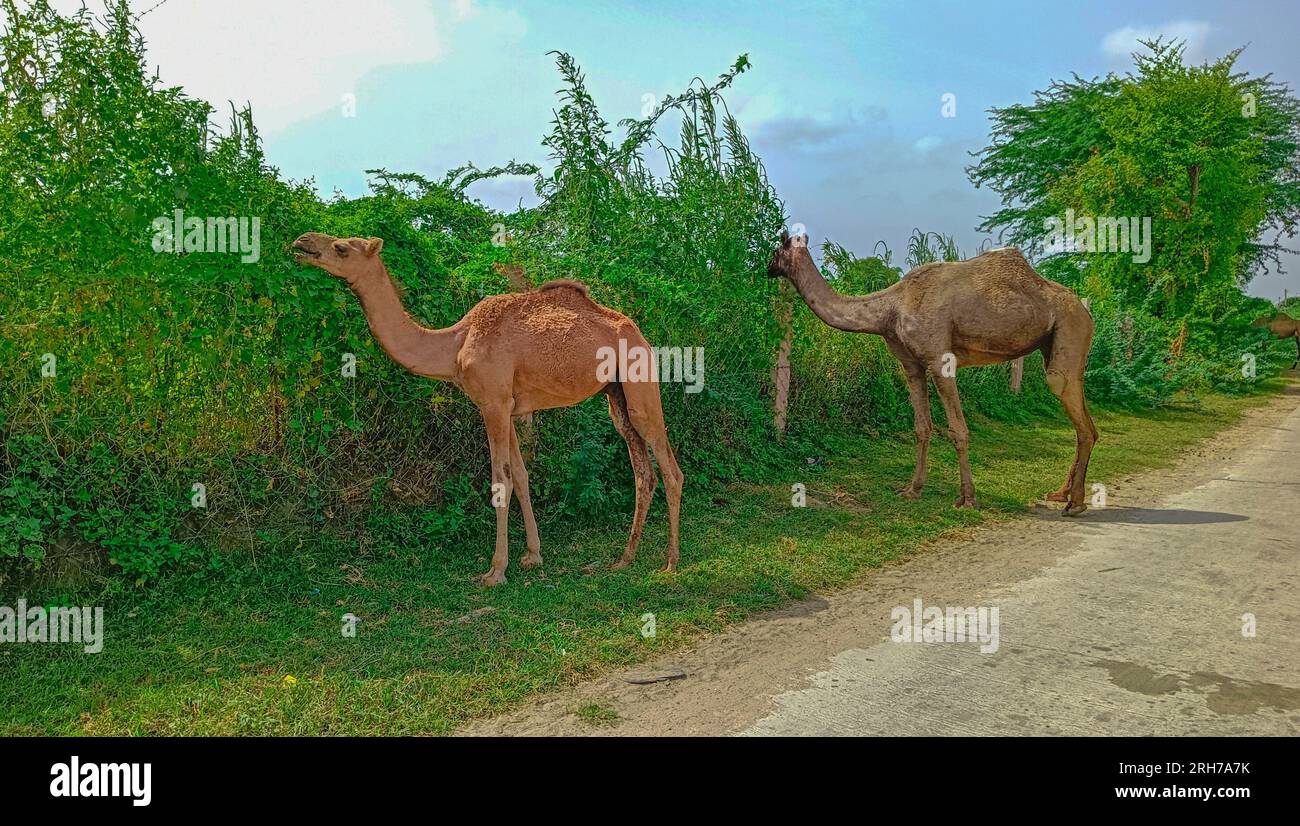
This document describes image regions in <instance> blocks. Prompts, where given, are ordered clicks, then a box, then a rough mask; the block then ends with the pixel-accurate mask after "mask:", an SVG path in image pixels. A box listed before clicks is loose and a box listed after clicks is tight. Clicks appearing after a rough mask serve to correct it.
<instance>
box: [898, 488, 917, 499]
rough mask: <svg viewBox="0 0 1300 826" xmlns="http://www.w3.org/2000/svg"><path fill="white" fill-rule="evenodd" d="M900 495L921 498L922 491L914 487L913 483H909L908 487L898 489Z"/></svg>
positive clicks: (906, 497) (905, 497)
mask: <svg viewBox="0 0 1300 826" xmlns="http://www.w3.org/2000/svg"><path fill="white" fill-rule="evenodd" d="M898 495H899V496H901V497H903V498H904V499H920V498H921V492H920V491H919V490H917V489H916V488H914V487H912V486H911V485H908V486H907V487H905V488H902V489H900V490H899V491H898Z"/></svg>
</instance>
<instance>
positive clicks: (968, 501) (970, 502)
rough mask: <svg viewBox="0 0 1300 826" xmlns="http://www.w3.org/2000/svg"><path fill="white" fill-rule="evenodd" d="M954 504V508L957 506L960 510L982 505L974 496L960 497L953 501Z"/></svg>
mask: <svg viewBox="0 0 1300 826" xmlns="http://www.w3.org/2000/svg"><path fill="white" fill-rule="evenodd" d="M952 506H953V507H954V508H957V509H958V510H962V509H965V508H971V509H975V508H978V507H979V506H980V505H979V502H977V501H975V497H974V496H963V497H961V498H960V499H958V500H957V501H956V502H953V503H952Z"/></svg>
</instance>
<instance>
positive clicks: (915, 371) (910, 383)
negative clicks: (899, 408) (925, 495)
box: [898, 362, 934, 499]
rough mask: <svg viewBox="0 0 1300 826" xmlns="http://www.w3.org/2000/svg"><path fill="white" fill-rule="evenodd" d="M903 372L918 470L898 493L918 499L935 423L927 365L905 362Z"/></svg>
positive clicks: (923, 482)
mask: <svg viewBox="0 0 1300 826" xmlns="http://www.w3.org/2000/svg"><path fill="white" fill-rule="evenodd" d="M903 372H904V373H906V375H907V395H908V398H909V399H910V400H911V402H912V424H913V426H914V427H915V429H916V470H914V471H913V472H912V481H911V482H909V483H908V485H907V487H905V488H903V489H902V490H900V491H899V492H898V494H899V495H900V496H902V497H904V498H907V499H917V498H920V496H921V488H923V487H925V473H926V461H927V459H928V456H929V453H930V437H931V435H932V434H933V433H934V425H933V423H932V422H931V420H930V392H929V388H928V387H927V386H926V379H925V367H924V366H922V365H920V364H917V363H910V364H909V363H906V362H905V363H904V364H903Z"/></svg>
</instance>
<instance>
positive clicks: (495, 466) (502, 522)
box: [479, 405, 514, 586]
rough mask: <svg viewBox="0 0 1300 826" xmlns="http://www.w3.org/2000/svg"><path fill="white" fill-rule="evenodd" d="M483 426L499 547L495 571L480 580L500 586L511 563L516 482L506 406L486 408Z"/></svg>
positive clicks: (497, 548) (495, 554)
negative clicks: (488, 455)
mask: <svg viewBox="0 0 1300 826" xmlns="http://www.w3.org/2000/svg"><path fill="white" fill-rule="evenodd" d="M483 423H484V425H486V427H487V437H488V451H489V452H490V453H491V455H492V499H491V501H492V507H493V508H494V509H495V510H496V512H497V544H496V550H495V551H494V552H493V554H492V568H491V569H490V570H489V571H488V572H487V573H486V574H483V576H481V577H479V581H480V582H482V583H483V584H484V585H488V586H492V585H500V584H501V583H503V582H505V581H506V566H507V565H508V564H509V563H510V556H509V547H508V533H509V531H508V529H509V519H510V496H511V492H512V490H513V487H514V486H513V482H512V480H511V473H510V466H511V461H510V434H511V431H512V430H513V428H512V427H511V424H510V411H509V409H508V408H507V407H506V406H505V405H496V406H493V407H490V408H486V407H485V408H483Z"/></svg>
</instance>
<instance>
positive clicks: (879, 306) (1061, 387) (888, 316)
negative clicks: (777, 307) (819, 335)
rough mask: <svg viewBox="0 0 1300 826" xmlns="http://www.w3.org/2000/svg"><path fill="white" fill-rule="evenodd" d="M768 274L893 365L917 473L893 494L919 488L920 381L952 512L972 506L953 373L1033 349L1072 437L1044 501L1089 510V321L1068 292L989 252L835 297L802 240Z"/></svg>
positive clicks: (965, 436) (926, 430)
mask: <svg viewBox="0 0 1300 826" xmlns="http://www.w3.org/2000/svg"><path fill="white" fill-rule="evenodd" d="M767 272H768V275H769V276H772V277H784V278H787V279H789V280H790V282H791V283H792V284H794V286H795V289H797V290H798V291H799V294H800V295H801V296H803V299H804V301H805V302H806V303H807V304H808V307H809V309H811V310H812V311H813V312H814V313H815V314H816V315H817V317H818V318H820V319H821V320H822V321H824V322H826V323H827V324H829V325H830V326H832V327H835V328H836V329H839V330H846V331H848V332H851V333H873V334H875V335H878V336H881V337H882V338H884V340H885V346H887V347H888V348H889V351H890V352H891V353H893V354H894V357H895V358H897V359H898V360H899V361H900V362H901V363H902V365H903V372H904V373H905V374H906V376H907V386H908V393H909V396H910V398H911V402H912V412H913V419H914V424H915V427H916V439H917V441H916V471H915V473H913V475H912V481H911V482H910V483H908V485H907V486H906V487H904V488H903V489H902V490H900V491H899V493H900V494H901V495H903V496H906V497H908V498H912V499H914V498H916V497H917V496H919V495H920V493H921V488H922V486H923V485H924V484H925V465H926V455H927V453H928V451H929V445H930V436H931V434H932V432H933V425H932V424H931V421H930V399H929V391H928V389H927V387H926V375H927V373H928V374H929V377H930V379H931V380H933V381H934V386H935V389H936V390H938V392H939V399H940V401H942V402H943V409H944V411H945V412H946V413H947V416H948V429H949V433H950V435H951V437H952V441H953V444H954V445H956V448H957V460H958V463H959V464H960V466H961V497H960V498H959V499H958V500H957V501H956V503H955V505H956V507H959V508H962V507H976V499H975V483H974V481H973V480H972V479H971V472H970V462H969V460H968V457H967V446H968V444H969V441H970V431H969V430H968V428H967V427H966V418H965V417H964V416H963V415H962V410H961V399H960V398H959V397H958V394H957V378H956V370H957V368H959V367H978V366H980V365H985V364H998V363H1000V362H1004V361H1011V360H1013V359H1016V358H1019V357H1021V356H1024V355H1027V354H1029V353H1032V352H1033V351H1034V350H1039V351H1041V352H1042V354H1043V363H1044V366H1045V368H1046V371H1047V386H1048V388H1049V389H1051V391H1052V393H1053V394H1054V395H1055V396H1056V397H1057V398H1058V399H1060V400H1061V404H1062V405H1063V406H1064V407H1065V412H1066V415H1068V416H1069V417H1070V422H1071V423H1072V424H1073V425H1074V430H1075V434H1076V442H1075V454H1074V465H1073V466H1072V467H1071V468H1070V475H1069V477H1068V478H1067V479H1066V482H1065V484H1064V485H1062V486H1061V488H1060V490H1058V491H1056V492H1055V493H1051V494H1048V496H1047V498H1048V499H1049V500H1050V501H1054V502H1062V501H1063V502H1065V503H1066V505H1065V510H1064V512H1063V513H1064V514H1065V515H1066V516H1076V515H1078V514H1081V513H1083V512H1084V511H1085V510H1087V509H1088V505H1087V501H1086V500H1085V498H1084V481H1085V479H1086V477H1087V474H1088V458H1089V456H1090V455H1091V453H1092V446H1093V445H1094V444H1095V443H1096V441H1097V436H1098V434H1097V428H1096V426H1095V425H1094V424H1093V421H1092V416H1091V415H1089V413H1088V405H1087V402H1086V401H1085V400H1084V396H1083V372H1084V369H1085V368H1086V366H1087V363H1088V349H1089V347H1091V345H1092V332H1093V324H1092V316H1091V315H1090V314H1089V313H1088V309H1087V308H1086V307H1084V306H1083V302H1082V301H1080V300H1079V298H1078V296H1076V295H1075V294H1074V293H1073V292H1071V291H1070V290H1069V289H1068V288H1066V287H1063V286H1061V285H1060V284H1057V283H1054V282H1052V281H1048V280H1047V279H1045V278H1043V277H1042V276H1040V275H1039V274H1038V273H1036V272H1034V268H1033V267H1031V266H1029V262H1028V261H1026V260H1025V258H1024V256H1023V255H1021V254H1020V251H1019V250H1015V249H997V250H990V251H989V252H986V253H984V254H983V255H981V256H979V257H977V258H972V259H969V260H967V261H950V262H935V263H932V264H925V265H923V266H920V267H917V268H916V269H914V270H912V271H911V272H909V273H908V274H907V275H906V276H904V277H903V278H902V279H901V280H899V282H898V283H897V284H894V285H891V286H889V287H886V288H885V289H883V290H880V291H878V292H874V293H871V294H870V295H841V294H839V293H837V292H835V291H834V290H833V289H831V287H830V285H829V284H827V283H826V279H824V278H823V277H822V274H821V272H820V271H819V270H818V269H817V265H816V263H815V262H814V261H813V258H812V255H811V254H810V253H809V251H808V237H807V236H806V235H804V236H795V237H793V238H791V237H790V236H789V235H788V234H786V233H784V232H782V233H781V246H780V247H778V248H777V250H776V252H775V253H774V254H773V255H772V261H771V263H770V264H769V265H768V268H767Z"/></svg>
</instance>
